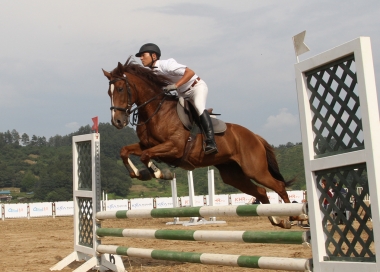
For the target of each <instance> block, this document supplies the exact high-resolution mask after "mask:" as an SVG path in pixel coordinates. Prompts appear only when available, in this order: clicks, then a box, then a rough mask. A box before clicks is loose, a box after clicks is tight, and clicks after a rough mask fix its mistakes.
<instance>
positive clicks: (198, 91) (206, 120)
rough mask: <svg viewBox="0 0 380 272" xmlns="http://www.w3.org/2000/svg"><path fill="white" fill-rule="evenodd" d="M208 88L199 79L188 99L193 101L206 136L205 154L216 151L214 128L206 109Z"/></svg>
mask: <svg viewBox="0 0 380 272" xmlns="http://www.w3.org/2000/svg"><path fill="white" fill-rule="evenodd" d="M207 93H208V88H207V85H206V83H205V82H204V81H203V80H200V81H199V82H198V83H197V84H196V85H195V86H194V87H193V88H192V95H191V97H190V101H191V102H192V103H193V105H194V107H195V109H196V111H197V112H198V116H199V119H200V125H201V129H202V130H203V133H204V135H205V137H206V141H205V144H206V145H205V154H210V153H213V152H218V149H217V147H216V143H215V139H214V128H213V126H212V122H211V118H210V114H209V113H208V111H207V110H206V99H207Z"/></svg>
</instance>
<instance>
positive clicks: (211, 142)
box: [199, 110, 218, 154]
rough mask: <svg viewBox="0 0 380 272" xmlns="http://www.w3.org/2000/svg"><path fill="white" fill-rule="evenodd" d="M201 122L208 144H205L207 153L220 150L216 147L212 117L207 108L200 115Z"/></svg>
mask: <svg viewBox="0 0 380 272" xmlns="http://www.w3.org/2000/svg"><path fill="white" fill-rule="evenodd" d="M199 119H200V124H201V127H202V130H203V133H204V134H205V136H206V141H205V143H206V146H205V154H210V153H213V152H216V153H217V152H218V148H217V147H216V143H215V139H214V128H213V127H212V122H211V117H210V115H209V113H208V111H207V110H205V111H204V112H203V113H202V114H201V116H199Z"/></svg>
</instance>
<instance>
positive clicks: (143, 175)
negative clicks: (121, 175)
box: [139, 169, 152, 181]
mask: <svg viewBox="0 0 380 272" xmlns="http://www.w3.org/2000/svg"><path fill="white" fill-rule="evenodd" d="M139 174H140V176H139V180H142V181H145V180H151V179H152V175H151V174H150V172H149V170H148V169H140V170H139Z"/></svg>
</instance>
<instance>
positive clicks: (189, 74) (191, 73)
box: [175, 67, 195, 87]
mask: <svg viewBox="0 0 380 272" xmlns="http://www.w3.org/2000/svg"><path fill="white" fill-rule="evenodd" d="M194 75H195V73H194V71H193V70H191V69H190V68H189V67H186V69H185V73H184V74H183V76H182V78H181V79H180V80H178V81H177V83H176V84H175V85H176V86H177V87H180V86H182V85H183V84H185V83H186V82H188V81H189V80H190V79H191V78H192V77H193V76H194Z"/></svg>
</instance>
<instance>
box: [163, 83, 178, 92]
mask: <svg viewBox="0 0 380 272" xmlns="http://www.w3.org/2000/svg"><path fill="white" fill-rule="evenodd" d="M174 90H177V85H175V84H170V85H168V86H166V87H164V91H165V92H170V91H174Z"/></svg>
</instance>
